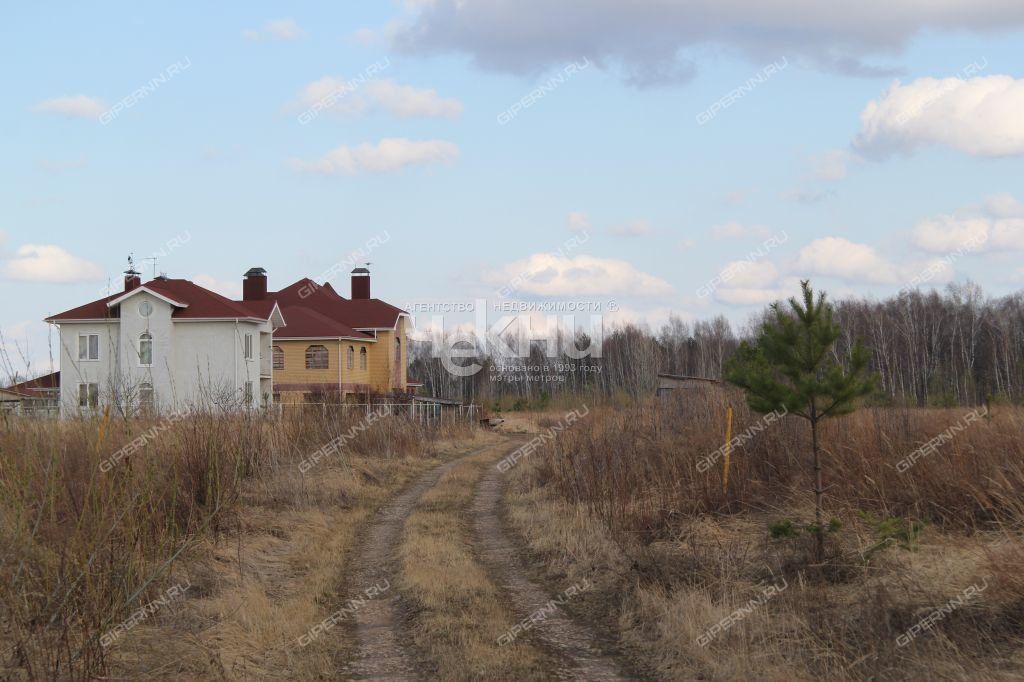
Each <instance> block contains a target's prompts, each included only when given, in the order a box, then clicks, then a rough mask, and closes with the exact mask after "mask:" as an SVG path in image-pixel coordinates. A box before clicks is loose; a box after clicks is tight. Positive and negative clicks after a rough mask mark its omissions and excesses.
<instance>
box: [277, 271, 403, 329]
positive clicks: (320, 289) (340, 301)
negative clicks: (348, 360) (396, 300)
mask: <svg viewBox="0 0 1024 682" xmlns="http://www.w3.org/2000/svg"><path fill="white" fill-rule="evenodd" d="M267 298H273V299H275V300H276V301H277V302H278V303H279V304H280V305H281V307H282V309H284V308H288V307H291V306H303V307H306V308H312V309H314V310H316V311H317V312H319V313H321V314H322V315H325V316H327V317H329V318H330V319H332V320H334V321H336V322H341V323H342V324H344V325H347V326H349V327H351V328H353V329H373V328H385V329H391V328H393V327H394V326H395V325H396V324H398V318H399V316H400V315H402V314H403V313H404V312H405V311H404V310H402V309H401V308H396V307H395V306H393V305H391V304H390V303H385V302H384V301H382V300H380V299H378V298H366V299H348V298H344V297H342V296H341V295H339V294H338V292H337V291H335V289H334V287H332V286H331V284H330V282H328V283H326V284H323V285H320V284H317V283H316V282H314V281H313V280H311V279H309V278H308V277H303V278H302V279H300V280H299V281H297V282H295V283H294V284H291V285H290V286H287V287H285V288H284V289H281V290H280V291H277V292H269V293H267ZM285 317H286V318H287V315H286V316H285ZM288 324H289V326H290V325H291V320H290V319H289V320H288ZM288 333H291V330H288Z"/></svg>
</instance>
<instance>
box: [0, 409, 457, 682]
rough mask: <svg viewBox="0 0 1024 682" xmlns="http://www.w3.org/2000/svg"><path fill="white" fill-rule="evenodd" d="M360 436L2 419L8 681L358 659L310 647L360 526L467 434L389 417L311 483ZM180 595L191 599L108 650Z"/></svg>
mask: <svg viewBox="0 0 1024 682" xmlns="http://www.w3.org/2000/svg"><path fill="white" fill-rule="evenodd" d="M357 423H358V419H356V418H355V417H351V418H349V417H346V416H345V415H338V414H326V413H324V414H321V413H320V411H317V412H316V413H315V414H306V413H303V414H299V415H295V416H293V417H288V418H285V419H282V420H269V419H266V418H261V417H254V416H244V415H236V416H219V417H213V416H209V415H190V416H189V417H188V418H187V419H182V420H179V421H175V422H174V423H171V424H167V423H165V422H159V421H157V420H152V421H145V420H138V421H136V420H132V421H112V422H111V423H110V424H109V425H107V426H103V425H102V424H101V422H100V420H98V419H82V420H64V421H59V422H58V421H37V420H30V419H12V420H8V421H5V422H4V425H3V427H4V428H3V430H2V431H0V671H2V672H3V674H4V675H10V676H15V677H17V676H24V677H27V678H29V679H50V678H60V679H75V680H77V679H93V678H95V677H97V676H103V675H110V676H121V677H130V678H151V679H152V678H173V677H180V676H187V677H201V678H219V679H243V678H246V679H248V678H253V677H261V678H264V677H269V678H273V677H279V678H289V677H290V678H295V677H317V676H327V677H330V676H332V675H333V674H334V670H335V663H336V661H337V659H338V658H339V657H340V656H342V655H344V653H345V649H346V647H348V646H349V645H350V642H347V641H346V638H345V633H344V632H343V630H344V629H343V628H337V629H336V631H332V636H331V637H324V638H321V639H320V640H317V641H316V642H315V643H313V644H311V645H309V646H307V647H298V646H297V639H298V637H299V636H301V635H302V634H303V633H304V632H306V630H308V629H309V628H310V627H312V626H313V625H315V624H316V623H317V622H319V621H320V620H321V619H322V618H324V617H325V616H326V615H328V614H329V613H331V612H332V611H333V610H334V608H336V602H340V600H341V597H340V595H341V594H343V585H341V582H342V581H343V579H344V570H345V563H346V561H347V559H348V554H349V552H350V550H351V547H352V545H353V543H354V542H355V538H356V536H357V533H358V530H359V527H360V524H361V523H363V522H364V520H365V519H366V518H367V516H368V515H369V514H370V513H371V512H372V511H373V510H374V509H376V507H377V506H379V505H380V504H381V503H382V502H383V501H384V500H385V499H387V498H389V497H390V496H391V495H392V494H393V493H394V492H395V491H396V490H398V489H399V488H401V487H402V486H403V485H404V484H406V483H407V482H408V481H409V480H411V479H412V478H413V477H415V476H416V475H418V474H419V473H420V472H422V471H424V470H426V469H427V468H429V467H430V466H432V465H436V463H437V462H438V461H439V458H444V457H447V456H453V455H454V453H456V452H462V451H463V450H464V449H465V443H464V440H465V439H466V438H468V437H470V432H468V431H451V430H445V431H438V430H433V429H427V428H423V427H422V426H420V425H417V424H414V423H411V422H408V421H407V420H404V419H397V418H396V419H385V420H380V421H377V422H376V423H375V424H373V425H372V426H371V427H370V428H367V429H366V430H364V431H362V432H360V433H358V434H357V435H356V436H355V437H354V438H352V439H350V440H349V441H348V442H347V443H346V447H345V448H344V452H342V453H337V454H333V455H331V456H330V457H328V458H325V459H324V460H323V461H321V462H320V463H319V464H318V465H317V466H316V467H314V468H313V469H311V470H309V471H308V472H307V473H305V474H302V473H300V471H299V468H298V464H299V462H300V461H302V460H303V459H304V458H306V457H308V455H309V454H310V453H312V452H314V451H316V450H317V449H318V448H320V447H322V446H323V445H324V444H325V443H327V442H330V441H331V440H332V439H334V438H337V437H338V436H340V435H342V434H347V433H351V431H350V429H351V428H352V427H353V426H354V425H355V424H357ZM158 427H159V428H158ZM147 433H148V434H150V436H151V437H147V438H145V439H144V440H145V442H144V443H143V444H142V445H141V446H140V447H138V448H137V449H135V450H134V451H133V452H132V453H131V455H130V456H128V457H125V458H124V459H122V460H121V461H119V462H117V463H116V465H115V466H113V467H110V468H106V469H105V470H104V469H101V467H100V465H101V462H104V461H109V459H110V456H111V454H112V453H115V452H118V451H119V450H120V448H122V447H123V446H124V445H126V444H127V443H130V442H131V441H132V440H133V439H136V438H139V436H140V435H142V434H147ZM136 442H137V443H138V442H139V441H136ZM173 585H183V586H184V585H187V589H185V590H184V593H183V594H182V595H181V596H180V597H178V598H176V599H173V600H166V602H167V603H165V604H162V605H161V606H160V607H159V608H158V609H155V610H154V611H153V612H152V613H149V614H147V615H146V617H144V618H143V619H141V620H140V621H139V622H138V624H137V625H135V626H133V627H131V628H130V629H128V631H127V632H125V633H124V635H123V636H121V637H119V638H117V640H116V641H115V642H114V643H113V644H110V643H109V641H107V642H106V644H108V646H105V645H104V640H105V639H106V638H105V637H104V636H105V635H108V634H109V633H110V632H111V631H112V629H114V628H117V627H118V625H119V624H123V623H125V622H126V619H127V618H128V617H129V616H130V615H131V614H132V613H134V612H136V611H138V609H140V608H141V607H143V606H144V605H146V604H149V603H151V602H153V600H155V599H159V598H160V597H161V595H162V594H163V593H164V591H165V590H166V589H167V588H168V587H169V586H173Z"/></svg>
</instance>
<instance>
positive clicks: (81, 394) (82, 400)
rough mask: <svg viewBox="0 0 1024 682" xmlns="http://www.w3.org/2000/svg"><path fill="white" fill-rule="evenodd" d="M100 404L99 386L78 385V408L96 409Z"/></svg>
mask: <svg viewBox="0 0 1024 682" xmlns="http://www.w3.org/2000/svg"><path fill="white" fill-rule="evenodd" d="M99 404H100V385H99V384H78V406H79V407H98V406H99Z"/></svg>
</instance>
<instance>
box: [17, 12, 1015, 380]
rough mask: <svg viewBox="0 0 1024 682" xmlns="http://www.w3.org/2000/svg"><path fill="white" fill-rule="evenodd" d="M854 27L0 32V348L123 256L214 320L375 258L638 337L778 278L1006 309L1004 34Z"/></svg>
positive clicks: (685, 18)
mask: <svg viewBox="0 0 1024 682" xmlns="http://www.w3.org/2000/svg"><path fill="white" fill-rule="evenodd" d="M861 4H862V5H863V7H858V8H856V9H840V8H833V9H823V8H821V7H819V6H818V5H817V4H816V3H810V2H808V1H807V0H766V1H765V2H760V3H749V6H746V7H745V6H744V3H742V2H736V3H730V4H729V6H728V7H727V8H725V6H724V5H722V4H721V3H718V4H716V3H712V2H710V0H679V2H677V3H662V2H654V0H639V1H637V2H631V3H625V2H608V1H602V2H591V3H583V2H582V1H581V0H562V1H561V2H552V1H551V0H548V1H547V2H541V1H540V0H523V1H522V2H519V3H509V2H506V1H503V0H466V1H465V2H463V3H453V2H452V1H451V0H436V1H433V2H430V1H423V0H416V1H413V2H405V3H397V2H379V3H345V4H341V3H299V4H296V5H293V6H291V7H289V8H282V7H281V6H279V5H276V4H270V3H246V4H245V7H244V8H243V7H231V8H229V7H224V6H211V7H205V6H204V7H200V6H184V4H183V3H180V4H179V5H175V6H171V7H168V6H164V5H162V4H157V3H113V2H110V3H102V4H99V5H90V6H84V5H81V4H71V3H67V4H64V5H63V6H62V8H61V9H60V10H59V11H58V10H56V9H54V8H53V7H52V6H51V7H47V8H45V9H44V8H35V7H26V6H20V7H12V8H8V11H7V15H8V20H7V21H6V22H4V25H3V27H2V28H0V40H2V42H3V44H4V45H5V47H6V50H5V52H6V56H7V59H5V60H3V62H2V64H0V70H2V72H3V82H4V83H5V85H6V89H7V95H6V97H5V104H6V106H4V107H2V108H0V125H2V126H3V129H4V130H5V131H7V133H6V135H5V136H4V146H3V149H4V154H3V155H2V156H0V187H2V201H0V286H2V287H3V288H4V291H5V293H6V294H7V295H5V296H4V297H3V300H4V305H3V308H2V311H0V330H2V332H3V334H4V336H5V340H6V342H7V350H8V352H9V353H10V354H11V355H13V356H15V358H12V359H18V358H17V356H19V355H20V353H19V351H18V349H16V348H15V346H14V344H15V342H17V345H18V347H19V348H20V349H27V350H26V351H25V354H26V356H27V357H28V358H29V359H30V360H31V362H32V363H33V369H34V370H36V371H42V370H44V369H46V366H45V365H46V364H47V362H48V360H47V356H48V351H47V348H46V344H47V327H46V325H45V324H43V323H42V322H41V320H42V318H44V317H45V316H47V315H48V314H52V313H55V312H59V311H61V310H64V309H66V308H69V307H72V306H76V305H80V304H82V303H85V302H87V301H89V300H93V299H94V298H97V297H98V296H99V291H100V289H102V288H103V286H104V285H105V284H106V283H107V280H108V279H110V280H112V281H113V282H115V284H117V283H119V280H120V277H121V275H120V273H121V271H122V270H123V269H124V264H125V261H126V258H127V256H128V254H129V253H134V255H135V257H136V259H137V260H138V261H140V264H141V265H144V266H145V267H146V273H147V276H148V274H149V267H150V266H149V264H148V263H144V262H141V259H143V258H146V257H147V256H150V255H151V254H152V253H154V252H162V253H163V255H162V256H161V257H160V261H159V265H158V268H159V270H161V271H166V272H167V273H168V274H169V275H170V276H173V277H185V278H189V279H193V280H194V281H197V282H200V283H203V284H206V285H208V286H210V287H211V288H215V289H218V290H220V291H221V292H222V293H229V294H234V295H239V293H240V281H241V275H242V273H244V272H245V271H246V270H247V269H248V268H249V267H251V266H254V265H259V266H262V267H265V268H267V270H268V271H269V273H270V278H271V287H272V288H277V287H279V286H284V285H286V284H288V283H290V282H292V281H294V280H295V279H297V278H299V277H301V276H312V277H314V278H319V276H320V274H321V273H324V272H325V271H331V270H332V269H334V270H338V268H337V266H336V264H337V263H339V261H344V260H345V259H346V258H348V257H349V256H350V254H352V252H353V251H356V250H359V249H361V248H364V249H365V245H366V244H367V242H368V241H369V240H372V239H374V238H377V240H378V242H381V244H380V246H379V247H376V248H373V249H371V251H372V253H370V255H369V256H368V258H369V260H371V261H373V263H374V265H373V273H374V294H375V295H376V296H379V297H381V298H385V299H387V300H391V301H393V302H395V303H399V304H405V303H407V302H431V301H465V300H470V299H473V298H475V297H478V296H491V297H492V298H493V297H494V296H495V294H494V292H495V290H496V289H498V288H500V287H501V286H502V285H503V284H506V283H507V282H509V281H510V280H511V279H513V278H515V276H516V275H518V274H520V273H523V272H530V273H531V276H530V277H529V278H527V279H526V281H525V282H524V283H522V284H521V286H519V287H518V290H517V291H516V293H515V296H516V297H517V298H522V299H526V300H554V299H557V300H598V301H612V300H614V301H616V303H617V306H618V311H617V312H616V315H615V316H614V318H615V319H616V320H641V321H647V322H649V323H651V324H653V325H658V324H660V323H661V322H662V321H664V319H665V318H666V317H667V316H668V315H669V314H670V313H676V314H678V315H681V316H683V317H686V318H704V317H710V316H713V315H716V314H719V313H721V314H725V315H727V316H728V317H729V318H730V319H732V320H734V321H736V322H742V321H744V320H745V319H746V318H747V317H748V316H749V314H750V313H751V312H752V311H755V310H757V309H759V308H760V307H762V306H763V305H764V304H765V303H767V302H769V301H771V300H774V298H777V297H778V296H779V295H782V294H788V293H790V292H792V291H793V290H794V288H795V283H796V281H797V280H798V279H800V278H802V277H810V278H811V279H812V280H813V282H814V283H815V284H816V285H818V286H821V287H824V288H826V289H828V290H829V291H831V292H833V293H834V294H835V295H849V294H856V295H868V296H884V295H888V294H891V293H894V292H896V291H898V290H899V289H900V288H902V287H906V286H915V285H920V286H922V287H925V288H927V287H931V286H939V287H941V286H944V285H945V284H946V283H947V282H950V281H963V280H965V279H968V278H970V279H972V280H974V281H976V282H978V283H980V284H981V285H982V286H983V287H984V288H985V290H986V292H988V293H990V294H993V295H996V294H1004V293H1008V292H1011V291H1015V290H1017V289H1018V288H1020V287H1021V286H1022V282H1024V268H1022V264H1021V258H1020V255H1021V253H1022V252H1024V206H1022V205H1021V202H1024V158H1022V157H1024V80H1021V79H1024V50H1022V49H1021V45H1022V44H1024V43H1022V37H1024V9H1017V8H1015V7H1010V6H1008V5H1007V3H1004V2H1000V1H999V0H980V1H976V2H972V3H968V2H966V1H965V2H960V1H959V0H950V2H947V3H942V8H941V9H934V10H933V9H920V8H918V7H917V5H918V4H919V3H915V2H910V1H909V0H907V1H905V2H904V1H897V2H889V3H881V2H878V1H877V0H868V1H867V2H864V3H861ZM666 7H668V9H666ZM809 7H814V8H815V9H814V10H813V11H812V10H809V9H808V8H809ZM768 10H771V11H768ZM538 17H541V19H538ZM374 65H376V67H377V68H376V73H375V74H373V73H372V71H373V66H374ZM571 65H575V69H574V70H573V69H572V68H571ZM172 66H176V69H174V68H171V67H172ZM368 69H370V71H371V74H370V76H366V74H367V70H368ZM175 70H176V71H177V73H174V71H175ZM352 79H355V80H352ZM897 81H898V84H897ZM153 83H155V86H151V87H150V89H149V91H148V92H147V93H146V94H145V95H144V96H143V97H141V98H138V99H137V101H135V102H134V104H132V105H131V106H125V107H124V108H122V109H120V110H119V111H118V112H117V115H116V117H114V118H113V119H112V120H109V119H110V116H111V114H110V113H109V112H111V108H112V107H114V106H115V105H116V104H117V103H119V102H124V98H126V97H129V96H130V95H131V94H132V93H133V92H134V91H136V90H138V89H140V88H143V87H145V86H146V85H147V84H153ZM345 83H351V86H350V87H349V88H348V89H347V90H345V91H342V92H341V94H338V87H339V86H342V85H343V84H345ZM539 86H544V88H545V90H544V93H543V96H542V97H537V98H535V99H534V100H533V101H532V103H530V104H529V105H525V106H523V107H522V108H521V109H520V110H519V111H518V113H516V114H515V115H514V116H513V117H511V120H507V117H506V120H505V121H504V123H502V122H501V121H500V120H499V117H500V115H501V114H502V113H503V112H506V111H508V110H509V109H510V107H512V106H513V105H514V104H515V103H517V102H524V100H523V98H525V97H528V96H529V93H531V91H533V90H534V89H535V88H537V87H539ZM324 93H328V94H330V93H334V94H335V96H334V97H333V98H331V99H330V106H327V105H325V108H324V109H323V110H321V111H319V113H318V115H317V116H316V117H315V118H313V120H311V121H308V122H306V123H303V122H302V121H301V120H300V119H301V117H302V114H303V112H305V111H308V110H309V107H310V105H311V104H312V103H314V102H317V101H323V95H324ZM730 93H732V94H730ZM525 101H529V100H525ZM872 102H874V103H875V104H874V105H872V104H871V103H872ZM716 103H719V109H718V110H717V112H716V113H715V114H714V115H713V116H712V117H710V120H706V121H705V122H703V123H701V122H699V121H698V117H699V116H700V115H701V113H702V112H706V111H708V110H709V108H711V107H713V106H714V105H715V104H716ZM705 118H707V117H705ZM388 140H393V141H392V142H387V141H388ZM382 141H385V142H382ZM384 235H386V237H387V238H386V239H381V237H382V236H384ZM584 235H585V237H584V238H583V239H581V236H584ZM573 238H576V239H577V243H578V245H577V246H575V247H572V248H569V249H565V248H563V247H564V245H565V244H566V241H567V240H570V239H573ZM174 240H177V244H178V245H177V246H170V247H169V246H168V242H171V243H172V244H173V243H174ZM766 240H774V242H771V243H770V244H769V246H768V247H767V248H766V247H765V243H766ZM560 248H561V249H562V253H560V254H558V253H556V254H554V255H552V252H557V251H558V250H559V249H560ZM751 253H754V254H756V255H755V256H753V257H751V256H750V254H751ZM922 273H926V274H924V275H922ZM716 280H717V281H716ZM335 282H336V283H339V284H340V287H339V288H340V289H341V290H342V291H344V292H347V290H348V283H347V276H344V275H342V276H340V277H338V278H336V279H335ZM712 282H714V284H713V285H711V286H709V283H712ZM702 287H703V291H705V292H707V291H710V294H709V295H705V296H701V295H700V293H699V292H700V291H701V290H702ZM15 364H16V365H17V364H18V363H17V362H16V363H15ZM17 368H18V369H21V368H20V367H17Z"/></svg>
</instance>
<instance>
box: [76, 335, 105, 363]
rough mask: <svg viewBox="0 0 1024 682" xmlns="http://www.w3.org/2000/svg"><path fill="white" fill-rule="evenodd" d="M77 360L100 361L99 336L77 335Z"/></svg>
mask: <svg viewBox="0 0 1024 682" xmlns="http://www.w3.org/2000/svg"><path fill="white" fill-rule="evenodd" d="M78 359H79V360H99V359H100V335H99V334H79V335H78Z"/></svg>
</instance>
